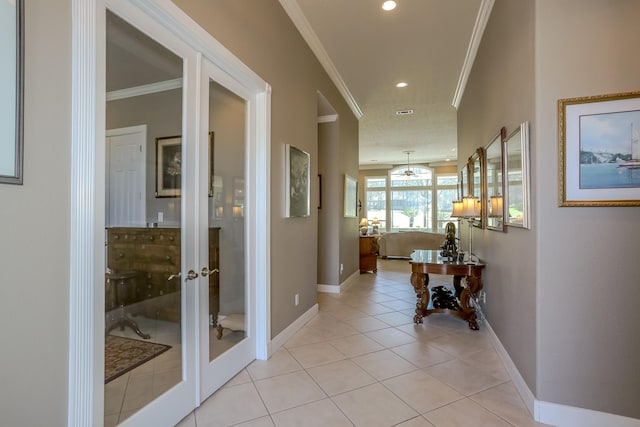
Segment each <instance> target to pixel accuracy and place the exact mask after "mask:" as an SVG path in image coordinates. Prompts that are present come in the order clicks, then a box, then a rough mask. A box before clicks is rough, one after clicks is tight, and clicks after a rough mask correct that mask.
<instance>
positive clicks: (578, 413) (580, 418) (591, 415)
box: [536, 400, 640, 427]
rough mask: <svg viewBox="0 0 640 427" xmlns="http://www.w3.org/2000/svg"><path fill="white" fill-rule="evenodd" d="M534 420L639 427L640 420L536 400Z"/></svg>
mask: <svg viewBox="0 0 640 427" xmlns="http://www.w3.org/2000/svg"><path fill="white" fill-rule="evenodd" d="M536 421H538V422H540V423H544V424H551V425H553V426H557V427H602V426H607V427H639V426H640V420H638V419H636V418H628V417H623V416H620V415H615V414H609V413H606V412H598V411H592V410H591V409H583V408H576V407H575V406H566V405H559V404H557V403H550V402H542V401H540V400H536Z"/></svg>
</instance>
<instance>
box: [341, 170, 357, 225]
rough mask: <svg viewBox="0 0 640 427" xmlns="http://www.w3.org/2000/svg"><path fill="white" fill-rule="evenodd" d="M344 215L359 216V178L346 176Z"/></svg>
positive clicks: (348, 216)
mask: <svg viewBox="0 0 640 427" xmlns="http://www.w3.org/2000/svg"><path fill="white" fill-rule="evenodd" d="M344 216H345V218H357V217H358V180H357V179H355V178H353V177H351V176H349V175H346V174H345V176H344Z"/></svg>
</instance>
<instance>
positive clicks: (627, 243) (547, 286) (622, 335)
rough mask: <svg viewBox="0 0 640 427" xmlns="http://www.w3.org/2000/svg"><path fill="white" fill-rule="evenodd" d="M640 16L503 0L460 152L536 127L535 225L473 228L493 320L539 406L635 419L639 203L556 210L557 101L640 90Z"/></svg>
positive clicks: (618, 2)
mask: <svg viewBox="0 0 640 427" xmlns="http://www.w3.org/2000/svg"><path fill="white" fill-rule="evenodd" d="M638 16H640V3H638V2H637V1H630V0H615V1H608V0H589V1H582V0H562V1H555V0H537V1H536V2H513V1H509V0H497V1H496V3H495V6H494V8H493V12H492V15H491V19H490V20H489V24H488V27H487V30H486V32H485V35H484V38H483V41H482V44H481V47H480V50H479V52H478V57H477V59H476V63H475V64H474V68H473V70H472V73H471V76H470V79H469V84H468V86H467V90H466V91H465V96H464V99H463V102H462V104H461V107H460V109H459V112H458V135H459V138H460V140H459V154H460V156H459V157H460V158H461V159H463V158H466V155H468V154H470V153H471V152H472V151H473V150H474V149H475V147H477V146H480V145H486V143H487V142H488V141H489V139H490V138H491V136H492V135H494V134H495V133H496V132H497V131H498V129H499V128H500V127H501V126H503V125H504V126H506V128H507V133H511V132H512V131H513V130H514V129H515V128H516V126H517V125H518V124H519V123H520V122H521V121H525V120H527V121H529V122H530V131H531V138H530V143H531V180H532V197H531V201H532V206H533V209H532V221H531V224H532V226H531V230H522V229H516V228H509V230H508V233H497V232H493V231H489V230H484V231H482V230H475V231H474V248H475V252H477V253H478V254H479V255H480V257H481V258H482V259H484V260H485V261H486V262H487V269H486V275H485V289H486V290H487V304H486V306H485V310H486V312H487V317H488V319H489V322H490V324H491V326H492V328H493V329H494V330H495V332H496V334H497V335H498V337H499V338H500V340H501V342H502V343H503V345H504V346H505V348H506V349H507V351H508V352H509V355H510V356H511V358H512V360H513V361H514V363H515V364H516V366H517V368H518V369H519V371H520V373H521V374H522V376H523V377H524V379H525V381H526V382H527V384H528V386H529V388H530V389H531V390H532V391H533V392H534V394H535V396H536V398H537V399H538V400H541V401H545V402H552V403H559V404H564V405H569V406H573V407H579V408H587V409H593V410H597V411H602V412H608V413H614V414H619V415H625V416H629V417H634V418H640V406H638V397H637V396H638V390H640V374H638V373H636V372H637V369H635V362H637V360H640V344H639V343H638V341H637V340H636V339H634V338H633V337H635V336H636V335H637V328H636V325H637V324H638V322H639V321H640V314H638V311H637V309H636V305H637V304H636V302H637V301H638V300H639V299H640V289H638V287H637V286H636V285H637V283H638V280H637V272H636V271H635V270H637V267H636V264H637V252H638V251H637V249H636V247H637V242H638V240H639V239H640V230H639V229H638V227H637V225H638V224H637V223H638V218H639V217H640V216H639V215H640V211H639V208H559V207H558V202H557V199H558V192H557V188H558V173H557V168H558V161H557V158H558V149H557V130H558V128H557V109H556V108H557V107H556V105H557V100H558V99H560V98H567V97H576V96H587V95H598V94H605V93H613V92H623V91H631V90H638V87H639V86H640V77H638V76H640V73H639V71H640V56H638V55H630V52H632V51H634V50H635V49H636V47H635V45H636V44H637V40H638V39H639V37H640V27H639V26H638V25H636V23H635V21H637V17H638ZM463 231H464V228H463Z"/></svg>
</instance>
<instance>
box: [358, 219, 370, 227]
mask: <svg viewBox="0 0 640 427" xmlns="http://www.w3.org/2000/svg"><path fill="white" fill-rule="evenodd" d="M368 226H369V220H368V219H367V218H362V219H361V220H360V227H368Z"/></svg>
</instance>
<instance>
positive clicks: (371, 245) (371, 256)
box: [360, 236, 378, 273]
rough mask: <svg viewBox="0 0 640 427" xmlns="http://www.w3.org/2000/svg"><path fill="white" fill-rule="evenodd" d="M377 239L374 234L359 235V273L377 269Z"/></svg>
mask: <svg viewBox="0 0 640 427" xmlns="http://www.w3.org/2000/svg"><path fill="white" fill-rule="evenodd" d="M377 254H378V240H377V237H375V236H360V273H365V272H367V271H373V272H374V273H376V272H377V271H378V255H377Z"/></svg>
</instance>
